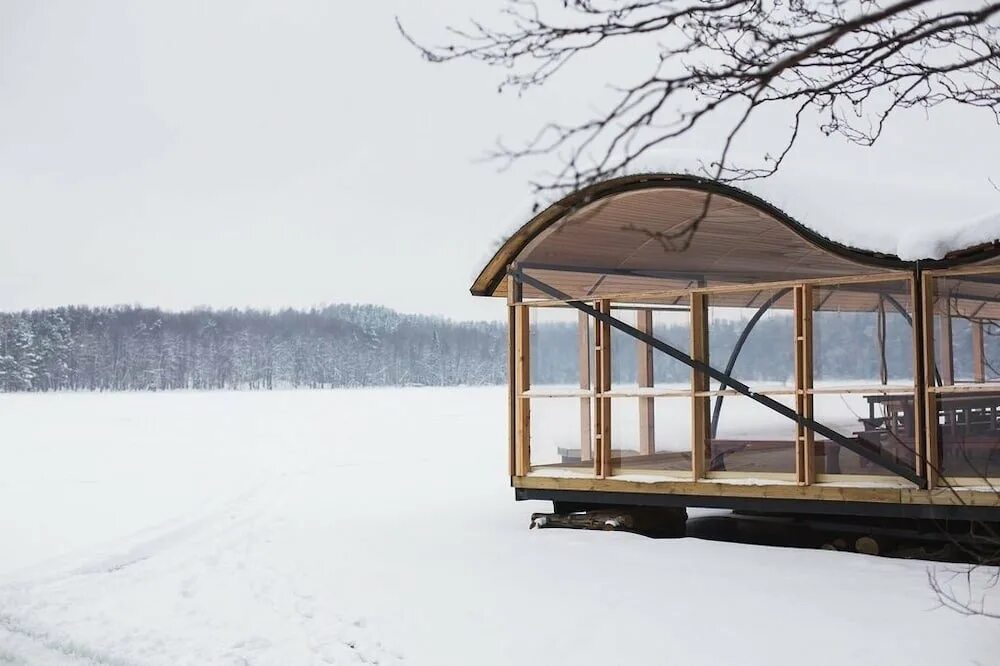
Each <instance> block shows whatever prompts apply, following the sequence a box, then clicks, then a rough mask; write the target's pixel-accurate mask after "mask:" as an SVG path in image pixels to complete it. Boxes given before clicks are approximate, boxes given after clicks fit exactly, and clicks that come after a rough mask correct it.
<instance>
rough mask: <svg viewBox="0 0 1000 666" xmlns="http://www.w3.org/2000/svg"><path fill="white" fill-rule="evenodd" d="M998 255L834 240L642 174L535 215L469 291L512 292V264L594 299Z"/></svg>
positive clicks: (765, 210)
mask: <svg viewBox="0 0 1000 666" xmlns="http://www.w3.org/2000/svg"><path fill="white" fill-rule="evenodd" d="M830 205H831V207H835V206H836V205H837V204H836V201H835V200H831V202H830ZM706 206H707V212H706ZM699 218H700V220H699ZM694 220H699V222H698V230H697V232H696V233H695V234H694V235H693V236H692V237H691V242H690V244H689V245H688V246H687V247H686V248H684V249H683V250H681V249H678V248H676V247H674V246H671V245H670V241H669V240H667V239H668V238H669V237H670V234H672V233H676V232H677V231H680V230H684V229H685V228H687V227H689V226H690V225H691V223H692V221H694ZM998 255H1000V242H997V241H993V242H990V243H983V244H980V245H976V246H973V247H969V248H965V249H962V250H957V251H953V252H950V253H949V254H947V255H946V256H945V257H943V258H941V259H936V260H929V259H928V260H920V261H919V262H916V261H904V260H902V259H900V258H899V257H897V256H895V255H890V254H883V253H878V252H873V251H869V250H865V249H861V248H855V247H848V246H846V245H843V244H841V243H838V242H835V241H833V240H830V239H828V238H826V237H824V236H822V235H820V234H818V233H817V232H815V231H813V230H812V229H809V228H808V227H806V226H804V225H803V224H801V223H799V222H798V221H796V220H795V219H793V218H792V217H790V216H789V215H787V214H786V213H784V212H783V211H781V210H779V209H778V208H776V207H775V206H773V205H771V204H769V203H768V202H766V201H764V200H763V199H760V198H758V197H756V196H754V195H752V194H750V193H748V192H745V191H743V190H740V189H738V188H735V187H732V186H729V185H725V184H723V183H719V182H717V181H713V180H709V179H704V178H697V177H694V176H689V175H680V174H667V173H661V174H643V175H634V176H625V177H621V178H615V179H612V180H608V181H605V182H601V183H597V184H595V185H591V186H589V187H586V188H583V189H581V190H579V191H577V192H574V193H572V194H570V195H568V196H566V197H565V198H563V199H562V200H560V201H558V202H556V203H554V204H552V205H551V206H549V207H548V208H546V209H545V210H543V211H542V212H540V213H539V214H537V215H536V216H535V217H533V218H532V219H531V220H530V221H529V222H528V223H527V224H525V225H524V226H522V227H521V228H520V229H518V230H517V231H516V232H515V233H514V234H513V235H511V236H510V238H508V239H507V241H506V242H505V243H504V244H503V245H502V246H501V247H500V248H499V249H498V250H497V252H496V254H495V255H494V256H493V258H492V259H491V260H490V261H489V263H487V264H486V266H485V267H484V268H483V270H482V272H481V273H480V275H479V277H478V278H476V281H475V283H474V284H473V285H472V289H471V291H472V294H473V295H476V296H491V295H502V294H504V293H506V286H505V280H504V275H505V274H506V270H507V267H508V266H509V265H510V264H511V263H513V262H515V261H516V262H518V263H519V264H520V265H521V266H523V267H525V268H530V269H531V270H534V271H538V272H539V274H546V275H548V276H549V277H552V278H554V277H555V276H556V275H557V274H558V278H559V279H558V281H559V283H560V288H561V289H562V290H563V291H566V292H567V293H569V294H571V295H573V296H591V295H594V294H595V293H598V292H603V293H616V291H617V292H619V293H634V292H641V291H643V290H644V289H650V290H651V289H670V288H677V289H685V288H690V287H692V286H697V285H708V286H711V285H722V284H740V283H757V282H778V281H783V280H798V279H810V278H817V277H834V276H847V275H863V274H870V273H885V272H892V271H906V272H910V271H912V270H914V269H915V268H917V266H918V264H919V266H920V267H922V268H944V267H949V266H955V265H963V264H971V263H976V262H981V261H985V260H987V259H991V258H994V257H997V256H998ZM574 275H575V278H574V277H572V276H574ZM901 277H902V276H901Z"/></svg>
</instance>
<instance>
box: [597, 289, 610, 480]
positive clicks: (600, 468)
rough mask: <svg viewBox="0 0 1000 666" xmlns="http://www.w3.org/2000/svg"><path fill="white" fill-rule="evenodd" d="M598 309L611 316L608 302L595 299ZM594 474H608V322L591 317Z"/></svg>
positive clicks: (604, 476) (601, 476) (600, 475)
mask: <svg viewBox="0 0 1000 666" xmlns="http://www.w3.org/2000/svg"><path fill="white" fill-rule="evenodd" d="M596 305H597V310H598V311H600V312H602V313H604V314H607V315H610V314H611V301H609V300H607V299H601V300H599V301H597V304H596ZM594 343H595V344H594V356H595V359H594V360H595V363H594V384H595V386H594V390H595V392H596V393H597V398H596V399H595V400H594V439H595V440H596V441H595V447H594V448H595V452H596V454H597V455H595V456H594V473H595V474H596V475H597V476H598V477H599V478H602V479H603V478H606V477H608V476H611V398H610V397H609V396H608V395H607V393H608V392H609V391H610V390H611V325H610V324H607V323H604V322H601V321H597V320H594Z"/></svg>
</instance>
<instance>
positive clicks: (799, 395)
mask: <svg viewBox="0 0 1000 666" xmlns="http://www.w3.org/2000/svg"><path fill="white" fill-rule="evenodd" d="M812 290H813V288H812V286H810V285H800V286H798V287H795V290H794V298H795V306H794V313H793V316H794V318H795V322H794V324H795V411H797V412H798V413H799V414H801V415H802V416H805V417H807V418H810V419H811V418H812V417H813V394H812V393H811V392H810V391H811V390H812V387H813V325H812V319H813V291H812ZM814 442H815V435H814V434H813V431H812V430H811V429H810V428H806V427H805V426H804V425H802V424H801V423H800V424H798V425H796V428H795V479H796V481H797V482H798V483H800V484H802V485H810V484H812V483H815V481H816V454H815V447H814Z"/></svg>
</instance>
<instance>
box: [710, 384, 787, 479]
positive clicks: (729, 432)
mask: <svg viewBox="0 0 1000 666" xmlns="http://www.w3.org/2000/svg"><path fill="white" fill-rule="evenodd" d="M771 397H772V398H773V399H775V400H777V401H778V402H780V403H781V404H783V405H786V406H788V407H791V408H793V409H794V407H795V398H794V397H793V396H771ZM717 399H718V396H717V397H716V398H713V401H712V404H713V407H714V404H715V400H717ZM708 459H709V463H708V465H707V466H706V469H707V470H708V471H709V472H743V473H746V474H747V476H753V474H754V473H755V472H768V473H772V472H787V473H794V472H795V422H794V421H792V420H790V419H788V418H786V417H784V416H782V415H780V414H778V413H777V412H774V411H772V410H771V409H770V408H768V407H765V406H764V405H761V404H760V403H758V402H756V401H755V400H753V399H751V398H748V397H746V396H742V395H739V396H731V395H730V396H725V400H724V402H723V407H722V410H721V411H720V413H719V420H718V425H717V427H716V429H715V432H714V434H713V436H712V437H711V438H710V439H709V442H708Z"/></svg>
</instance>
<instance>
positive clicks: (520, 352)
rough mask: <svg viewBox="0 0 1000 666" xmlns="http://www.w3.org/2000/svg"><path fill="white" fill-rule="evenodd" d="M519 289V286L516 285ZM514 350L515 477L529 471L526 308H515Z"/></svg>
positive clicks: (528, 335)
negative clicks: (515, 397) (515, 356)
mask: <svg viewBox="0 0 1000 666" xmlns="http://www.w3.org/2000/svg"><path fill="white" fill-rule="evenodd" d="M518 287H520V284H518ZM515 309H516V310H517V312H516V317H515V319H516V321H515V327H514V348H515V351H516V355H517V359H516V368H515V376H516V378H517V382H516V383H517V387H516V389H517V396H518V398H517V428H516V432H517V435H516V440H517V441H516V445H517V447H516V454H515V456H514V458H515V467H516V470H517V476H525V475H526V474H527V473H528V472H530V471H531V399H530V398H527V397H524V394H525V393H526V392H527V391H528V390H529V389H530V388H531V328H530V324H531V320H530V315H531V311H530V309H529V308H528V307H527V306H523V305H522V306H518V307H516V308H515Z"/></svg>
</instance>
